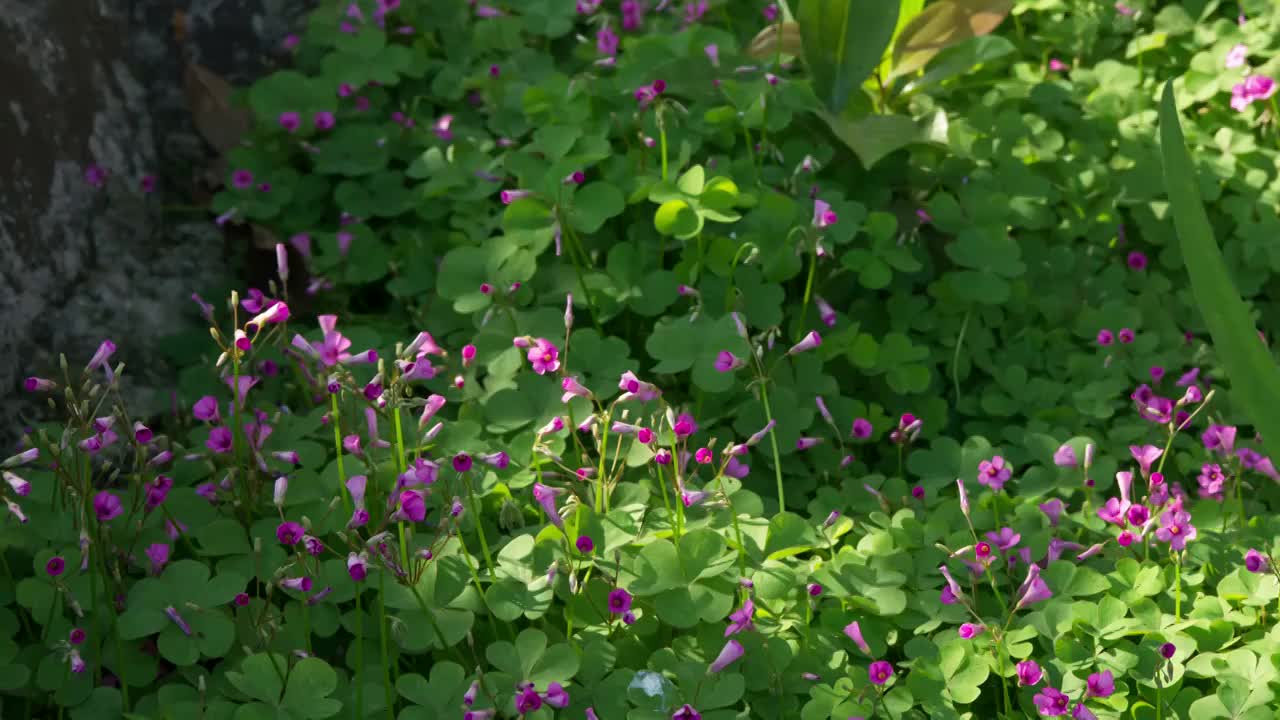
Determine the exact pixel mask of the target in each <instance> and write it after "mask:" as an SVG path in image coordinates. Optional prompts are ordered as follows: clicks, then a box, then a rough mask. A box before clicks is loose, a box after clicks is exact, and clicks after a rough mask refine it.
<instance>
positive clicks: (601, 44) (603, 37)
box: [596, 25, 618, 57]
mask: <svg viewBox="0 0 1280 720" xmlns="http://www.w3.org/2000/svg"><path fill="white" fill-rule="evenodd" d="M596 52H598V53H600V54H601V55H604V56H607V57H613V56H615V55H617V54H618V35H617V33H615V32H614V31H613V29H612V28H610V27H609V26H608V25H605V26H603V27H601V28H600V29H599V30H597V31H596Z"/></svg>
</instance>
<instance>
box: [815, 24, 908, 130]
mask: <svg viewBox="0 0 1280 720" xmlns="http://www.w3.org/2000/svg"><path fill="white" fill-rule="evenodd" d="M898 7H899V5H898V2H897V0H893V1H892V2H865V1H863V2H856V1H855V0H800V7H799V10H798V11H797V13H796V16H797V20H798V21H799V23H800V37H801V39H802V40H803V43H804V59H805V64H806V65H808V66H809V72H810V73H811V74H812V75H813V84H814V89H815V90H816V91H817V93H818V96H819V97H820V98H822V100H823V102H825V103H826V105H827V107H828V108H830V109H831V110H832V111H833V112H836V113H839V112H840V111H841V110H843V109H844V107H845V106H846V105H847V104H848V103H849V96H850V95H851V94H852V93H853V92H854V91H855V90H857V89H858V88H859V87H860V86H861V85H862V83H863V81H864V80H866V79H867V76H868V75H870V74H871V71H872V70H874V69H875V68H876V66H878V65H879V64H880V61H881V59H882V58H883V57H884V53H885V49H886V48H888V47H889V42H890V41H891V40H893V33H894V31H895V30H896V29H897V26H898Z"/></svg>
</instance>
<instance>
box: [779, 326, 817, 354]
mask: <svg viewBox="0 0 1280 720" xmlns="http://www.w3.org/2000/svg"><path fill="white" fill-rule="evenodd" d="M821 344H822V336H821V335H819V334H818V333H817V332H816V331H813V330H810V331H809V334H808V335H805V336H804V337H803V338H801V340H800V342H798V343H796V344H795V345H792V346H791V349H789V350H787V354H788V355H798V354H800V353H802V352H807V351H809V350H813V349H814V348H816V347H818V346H819V345H821Z"/></svg>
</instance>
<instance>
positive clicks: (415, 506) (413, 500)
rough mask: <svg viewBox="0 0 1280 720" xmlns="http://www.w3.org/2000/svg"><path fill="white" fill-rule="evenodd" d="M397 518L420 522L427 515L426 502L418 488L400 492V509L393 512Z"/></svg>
mask: <svg viewBox="0 0 1280 720" xmlns="http://www.w3.org/2000/svg"><path fill="white" fill-rule="evenodd" d="M394 515H395V516H396V519H398V520H409V521H411V522H422V521H423V520H425V519H426V517H427V503H426V501H425V500H424V499H423V497H422V492H421V491H419V490H405V491H403V492H401V493H400V509H399V510H398V511H396V513H394Z"/></svg>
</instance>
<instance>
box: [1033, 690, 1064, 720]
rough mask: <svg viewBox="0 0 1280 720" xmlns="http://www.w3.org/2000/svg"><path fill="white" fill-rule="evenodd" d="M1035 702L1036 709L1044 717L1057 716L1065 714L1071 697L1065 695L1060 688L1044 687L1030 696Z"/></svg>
mask: <svg viewBox="0 0 1280 720" xmlns="http://www.w3.org/2000/svg"><path fill="white" fill-rule="evenodd" d="M1031 701H1032V702H1034V703H1035V705H1036V710H1038V711H1039V712H1040V714H1041V715H1043V716H1045V717H1058V716H1061V715H1066V714H1067V707H1068V706H1069V705H1070V704H1071V698H1069V697H1067V696H1066V694H1064V693H1063V692H1062V691H1061V690H1058V689H1057V688H1051V687H1046V688H1045V689H1043V690H1041V691H1040V692H1039V693H1037V694H1036V696H1035V697H1033V698H1031Z"/></svg>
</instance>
